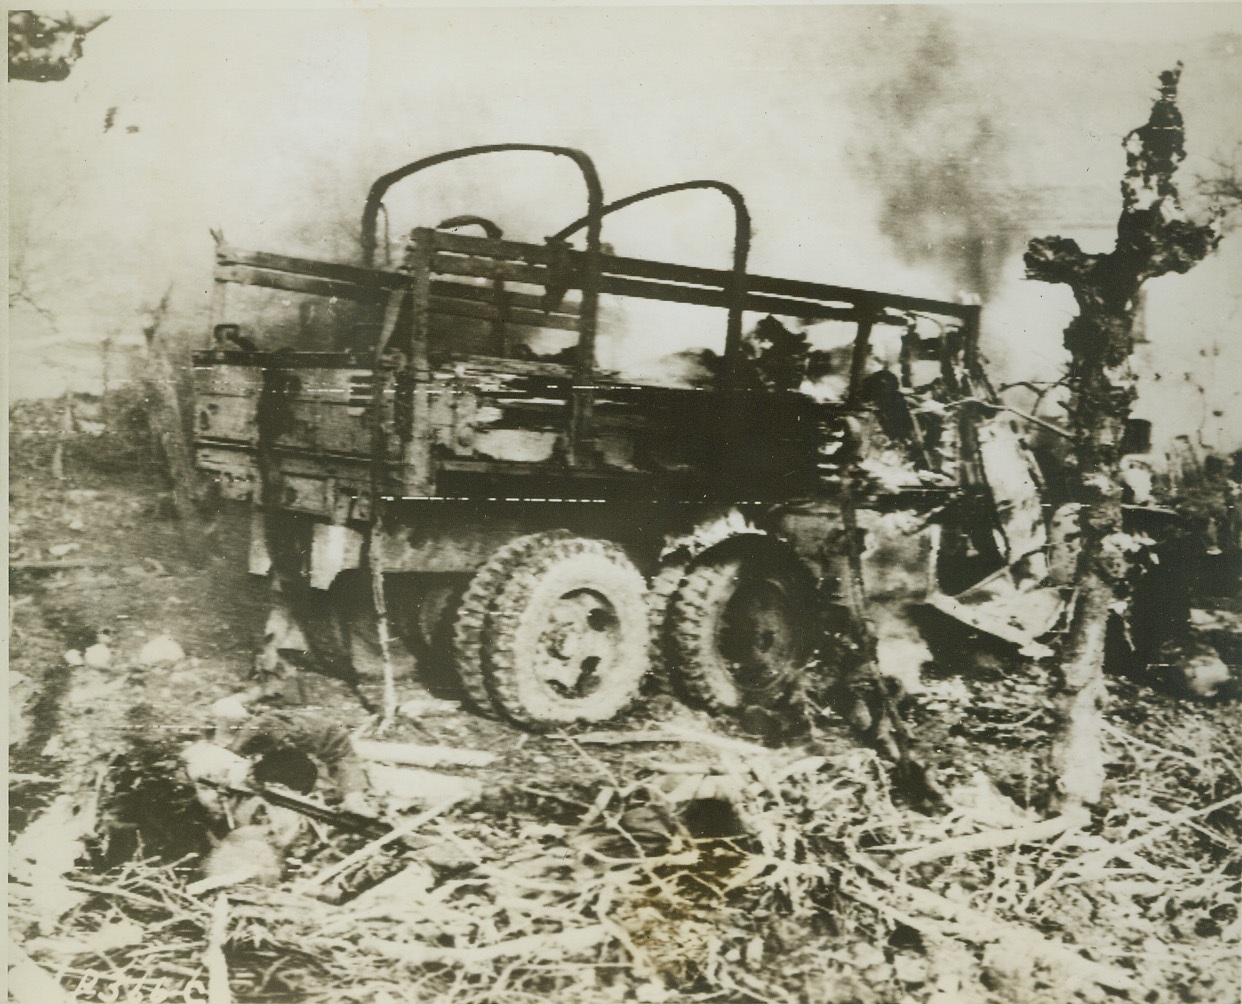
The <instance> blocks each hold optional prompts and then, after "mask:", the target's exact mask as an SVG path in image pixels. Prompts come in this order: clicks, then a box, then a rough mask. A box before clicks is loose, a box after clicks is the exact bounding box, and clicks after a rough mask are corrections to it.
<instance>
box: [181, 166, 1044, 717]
mask: <svg viewBox="0 0 1242 1004" xmlns="http://www.w3.org/2000/svg"><path fill="white" fill-rule="evenodd" d="M515 153H526V154H532V153H539V154H545V155H549V156H554V157H561V158H567V159H568V160H570V161H571V162H572V163H573V164H574V165H576V167H577V168H578V169H579V172H580V174H581V178H582V182H583V187H584V191H585V212H584V213H582V214H581V215H580V216H579V217H578V218H577V219H573V220H570V221H568V222H567V224H566V225H565V226H564V227H563V229H561V230H560V231H558V232H557V233H556V234H555V235H554V236H553V237H549V238H546V239H543V240H542V241H528V240H514V239H511V238H509V237H507V236H505V235H504V234H503V232H502V230H501V228H500V227H499V226H497V225H496V223H494V222H493V221H491V220H488V219H483V218H481V217H478V216H458V217H454V218H452V219H449V220H446V221H444V222H443V223H441V224H439V225H438V226H421V227H418V228H415V229H413V230H412V231H411V232H409V234H408V238H406V239H405V240H404V242H403V243H402V245H401V246H400V247H399V249H398V253H399V255H400V257H399V260H394V257H395V256H394V254H393V246H394V242H392V241H390V240H388V239H387V234H386V231H387V226H385V227H384V230H385V233H384V234H383V235H382V236H381V233H380V229H381V228H380V226H379V220H380V217H381V213H384V211H385V210H384V205H385V204H384V199H385V196H386V194H387V193H388V192H389V190H390V188H391V187H392V186H393V185H395V184H397V183H398V182H400V181H402V180H404V179H406V178H408V177H410V176H411V175H414V174H415V173H417V172H420V171H423V170H425V169H429V168H433V167H437V166H441V165H445V164H450V163H452V162H454V161H457V160H459V159H461V158H464V157H474V156H485V155H499V154H515ZM693 189H705V190H710V191H714V192H717V193H720V194H721V195H722V196H723V197H725V198H726V199H727V200H728V201H729V203H730V205H731V206H732V208H733V212H734V216H735V219H736V228H735V237H734V243H733V247H732V256H731V261H730V262H729V264H728V267H724V268H715V267H703V266H699V265H693V266H692V265H685V264H674V263H670V262H663V261H653V260H648V259H644V258H633V257H625V256H622V255H619V254H616V253H615V252H614V250H613V249H612V248H611V247H609V246H607V245H605V243H604V241H603V229H604V224H605V222H606V220H607V218H608V217H609V215H610V214H612V213H614V212H617V211H620V210H623V209H624V208H626V207H627V206H629V205H633V204H635V203H638V202H642V201H645V200H648V199H651V198H657V197H667V196H672V195H675V194H676V193H678V192H682V191H686V190H693ZM384 219H385V222H386V221H387V216H386V215H385V216H384ZM562 219H564V218H562ZM553 222H560V221H553ZM473 230H478V231H481V232H479V233H472V232H468V231H473ZM575 235H579V236H580V238H581V239H580V240H579V245H580V246H575V243H574V241H575V239H576V238H575ZM218 241H219V243H218V246H217V250H216V265H215V273H214V279H215V286H214V289H215V295H214V298H213V307H212V311H213V316H212V320H211V326H210V331H211V344H210V345H209V347H207V348H205V349H203V350H201V351H198V352H196V353H195V354H194V356H193V366H194V377H195V385H196V403H195V409H194V412H195V438H194V447H195V455H196V463H197V466H198V467H199V468H200V469H201V470H202V471H205V472H207V473H208V474H209V475H210V476H211V477H212V478H213V479H214V480H215V481H216V483H217V484H218V485H219V490H220V492H221V493H222V494H223V495H224V496H225V497H227V498H232V499H238V500H249V502H250V504H251V506H252V511H253V538H252V547H251V571H252V572H255V573H258V574H271V573H279V574H280V575H281V576H283V577H284V578H285V580H286V587H285V589H286V592H287V591H288V585H287V583H288V582H289V581H292V580H297V581H300V582H302V583H304V584H305V585H307V586H308V587H309V588H311V589H313V590H320V591H325V592H330V591H331V590H332V589H333V587H334V584H335V583H338V582H339V581H341V580H342V578H343V577H345V576H350V575H352V576H355V577H362V579H363V580H364V581H365V582H368V583H369V584H370V585H371V586H372V587H373V588H372V589H371V592H370V598H371V600H372V602H373V606H374V613H375V614H376V615H377V617H378V621H379V624H380V638H381V642H382V643H383V644H382V647H384V648H385V649H387V646H388V642H387V637H388V635H387V632H388V627H387V625H388V622H389V621H391V622H392V623H394V624H398V625H402V626H403V627H402V631H401V633H402V634H403V635H408V636H409V637H411V638H412V639H413V641H414V642H416V643H418V647H416V649H415V651H416V652H419V653H426V652H428V651H430V649H431V647H432V645H433V644H434V643H435V641H436V639H437V638H444V639H447V641H446V650H447V652H448V654H449V656H450V657H451V661H452V663H453V666H454V669H455V672H456V674H457V676H458V677H459V680H460V686H461V690H462V693H463V695H464V696H465V698H467V699H468V701H469V703H470V704H471V705H472V706H473V707H474V708H475V709H476V710H477V711H479V712H480V713H484V714H492V715H495V714H499V715H500V716H502V717H503V718H505V719H507V720H509V721H510V722H512V723H515V724H517V725H520V726H525V727H530V728H545V727H550V726H555V725H558V724H561V723H567V722H573V721H599V720H604V719H608V718H610V717H612V716H613V715H615V714H616V713H617V712H619V711H620V710H621V709H622V708H624V707H625V706H626V705H627V704H628V703H629V702H631V700H633V699H634V697H635V696H636V694H637V693H638V692H639V687H640V683H641V682H642V681H643V679H644V677H645V676H646V675H647V674H648V673H649V672H650V671H651V670H652V669H653V667H654V668H656V669H659V670H661V671H664V670H666V671H667V672H668V673H669V674H670V675H671V677H672V681H673V683H674V685H675V687H676V688H677V691H678V692H679V693H681V694H682V695H684V696H685V697H686V698H687V699H689V700H692V701H696V702H698V703H700V704H705V705H707V706H709V707H713V708H716V709H723V710H725V711H730V710H739V709H742V708H745V707H747V706H750V705H755V704H758V705H763V704H765V703H770V702H771V701H773V700H775V699H777V698H778V697H779V695H781V694H782V693H784V692H785V691H787V690H788V689H789V687H790V686H791V685H793V683H794V682H796V681H797V679H798V678H799V675H800V674H801V673H803V672H804V668H805V667H806V665H807V663H808V659H809V658H810V657H811V655H812V653H813V652H815V651H816V650H817V649H819V648H820V643H821V640H822V639H823V638H824V637H825V635H827V634H833V633H849V632H850V631H851V630H853V629H854V627H856V625H857V622H858V618H859V617H860V616H863V611H864V608H865V599H866V593H868V592H870V593H872V594H874V593H876V592H877V591H879V592H882V591H883V590H884V589H885V588H887V587H885V586H884V585H883V584H880V585H875V584H869V583H867V582H866V581H865V580H866V575H865V573H864V564H865V562H864V557H865V554H864V552H865V550H866V544H865V542H864V534H865V531H866V526H865V525H860V523H861V524H866V523H867V519H866V517H867V516H868V515H870V516H876V515H877V514H878V515H879V517H883V516H884V514H893V513H898V514H904V517H905V518H906V523H905V524H903V525H904V526H905V527H906V529H905V530H904V531H903V533H906V534H907V537H908V538H909V539H910V540H918V541H921V542H922V543H921V544H920V545H919V546H918V547H916V548H915V549H914V552H909V553H915V552H917V554H918V555H920V557H919V558H918V561H919V562H921V563H924V565H925V567H920V568H918V569H916V570H914V571H911V570H910V569H908V568H907V569H906V571H905V572H903V573H902V574H903V575H905V576H906V577H909V576H910V575H914V576H915V577H919V576H924V577H926V578H927V581H928V583H930V585H928V586H926V587H925V588H924V592H927V591H929V590H930V591H932V592H937V593H943V594H945V595H947V594H948V593H961V592H962V590H963V589H965V588H966V587H967V586H969V585H971V584H972V581H973V580H977V579H981V578H984V577H985V576H986V575H988V574H990V573H995V572H996V570H997V569H998V568H1001V569H1004V568H1007V567H1009V566H1011V565H1013V563H1014V562H1015V561H1017V560H1018V559H1019V558H1021V557H1023V556H1024V555H1026V554H1028V553H1032V552H1035V551H1038V550H1039V548H1041V547H1042V546H1043V543H1044V542H1043V539H1042V537H1040V536H1039V535H1040V533H1041V532H1042V522H1041V520H1040V514H1039V511H1038V509H1039V506H1038V499H1037V497H1035V501H1034V512H1033V514H1032V510H1031V504H1032V503H1031V491H1030V490H1029V485H1026V484H1025V482H1023V484H1021V485H1020V486H1019V488H1020V490H1017V491H1014V492H1009V493H1008V495H1007V496H1006V497H1004V498H999V497H998V493H997V489H996V486H990V485H989V484H988V478H987V475H986V468H987V455H988V451H989V450H990V449H991V450H993V451H994V450H995V449H996V443H997V440H998V439H1003V440H1004V442H1003V444H1002V446H1001V449H1002V450H1004V449H1011V448H1012V446H1013V444H1012V434H1008V435H1009V438H1008V439H1006V438H1005V435H1006V434H1005V433H1004V428H1006V426H1005V425H1004V423H998V422H994V423H993V425H992V432H991V433H989V434H988V435H985V436H984V437H983V438H982V440H981V435H980V434H981V430H986V429H987V428H988V427H987V426H985V425H981V424H980V415H981V412H980V409H981V408H983V409H989V410H987V411H986V414H987V415H994V414H996V410H995V408H994V407H992V406H991V405H990V404H989V401H993V400H994V399H992V398H991V397H990V396H989V395H990V392H989V391H988V389H987V387H986V379H985V378H984V377H983V375H982V371H981V369H980V367H979V364H978V356H977V341H978V324H979V312H980V311H979V307H978V306H976V305H970V304H960V303H950V302H941V301H935V300H929V299H923V298H918V297H910V296H901V295H896V294H889V293H881V292H876V291H871V290H862V289H853V288H846V287H841V286H834V285H827V284H821V283H817V282H807V281H800V280H793V279H782V278H775V277H770V276H764V275H757V274H752V273H751V272H749V271H748V268H747V258H748V251H749V243H750V219H749V214H748V212H747V209H746V204H745V201H744V200H743V198H742V196H741V194H740V193H739V192H738V191H737V190H736V189H734V188H733V187H732V186H730V185H727V184H724V183H722V182H716V181H691V182H684V183H680V184H674V185H666V186H662V187H660V188H655V189H650V190H648V191H645V192H640V193H638V194H636V195H633V196H630V197H628V198H625V199H621V200H619V201H616V202H612V203H607V202H605V200H604V197H603V193H602V189H601V184H600V180H599V177H598V175H597V173H596V170H595V168H594V166H593V164H592V162H591V161H590V159H589V158H588V157H587V156H586V155H585V154H583V153H581V152H579V151H576V150H572V149H568V148H562V147H552V146H538V145H525V144H502V145H496V146H485V147H472V148H469V149H464V150H455V151H451V152H448V153H443V154H438V155H436V156H433V157H428V158H425V159H422V160H419V161H415V162H413V163H411V164H408V165H406V166H404V167H402V168H400V169H399V170H396V171H393V172H391V173H389V174H385V175H384V176H382V177H380V178H379V179H378V180H377V181H376V182H375V183H374V184H373V185H372V187H371V189H370V192H369V194H368V196H367V199H366V203H365V207H364V210H363V214H362V226H361V246H362V252H361V255H360V263H358V264H345V263H338V262H329V261H319V260H312V259H309V258H301V257H292V256H287V255H280V254H271V253H266V252H250V251H241V250H238V249H235V248H232V247H229V246H227V245H226V244H225V243H224V242H223V240H222V239H219V238H218ZM239 291H240V294H239ZM273 293H274V294H275V295H276V297H277V299H278V301H279V306H280V307H281V310H278V311H273V310H270V309H268V308H265V307H262V306H256V303H258V300H257V299H256V297H258V296H261V295H271V294H273ZM653 305H654V306H655V307H657V308H663V307H670V306H671V307H672V308H674V310H673V314H674V316H675V319H676V320H675V322H674V323H673V324H671V325H669V324H668V322H664V323H665V326H664V327H658V328H652V327H650V326H649V325H652V324H655V322H653V321H651V320H650V318H652V317H654V316H656V314H655V313H654V312H653V311H652V310H651V309H650V308H651V307H652V306H653ZM282 311H283V312H282ZM691 314H693V315H694V317H695V320H694V322H693V323H691V322H690V321H688V320H687V318H688V317H689V316H690V315H691ZM683 327H684V328H687V329H688V328H693V329H694V330H695V331H702V332H705V335H704V338H703V340H702V341H703V344H700V345H698V346H697V347H694V346H692V347H690V348H684V347H683V348H682V349H680V350H679V351H672V352H669V353H668V354H667V357H666V359H665V360H664V361H663V363H661V364H659V365H655V366H647V368H646V369H645V370H644V369H643V368H642V367H638V369H639V372H637V373H636V372H634V368H633V367H631V369H630V371H629V372H627V370H626V367H625V365H618V366H611V365H610V366H609V367H607V368H606V367H605V366H603V365H601V360H602V359H605V360H612V361H615V360H618V359H620V360H623V361H624V359H625V357H626V351H625V350H626V347H627V344H629V345H631V346H633V345H639V346H641V345H648V346H649V345H651V344H652V343H653V342H655V343H657V345H658V344H659V343H661V342H663V343H665V346H666V347H672V348H676V344H677V343H676V341H675V339H674V338H673V337H672V334H670V333H673V334H675V333H677V331H678V330H681V329H682V328H683ZM996 430H1001V431H996ZM989 436H990V438H989ZM1022 480H1023V478H1022V476H1019V477H1018V481H1019V482H1022ZM981 493H984V494H987V497H988V499H989V504H988V505H987V506H985V507H982V508H981V507H980V506H979V505H978V504H977V503H978V499H979V497H980V494H981ZM1000 494H1001V495H1005V493H1004V492H1001V493H1000ZM998 502H999V503H1000V516H999V517H998V516H997V512H998V509H997V503H998ZM859 513H863V518H861V520H860V516H859ZM907 551H908V549H907ZM903 553H904V554H906V557H905V558H903V561H904V562H905V564H906V565H909V561H908V560H907V559H908V553H906V552H903ZM941 566H943V567H944V568H946V569H947V568H950V567H951V568H952V569H953V570H954V571H953V573H952V574H953V576H956V577H957V578H958V579H959V580H961V581H957V582H954V583H947V584H946V583H944V582H941V581H940V580H941V578H943V576H942V575H941V574H940V572H939V571H938V569H939V568H940V567H941ZM963 568H965V569H966V570H967V571H966V572H965V573H963V572H962V569H963ZM963 575H965V579H963V578H962V576H963ZM966 580H972V581H966ZM899 591H900V590H899ZM906 592H909V591H908V590H907V591H906ZM268 643H269V645H272V644H277V643H274V642H273V641H272V639H271V638H270V637H269V639H268ZM820 663H821V669H820V670H819V671H820V672H831V669H832V667H831V666H830V665H829V666H827V667H826V668H823V667H822V664H823V660H820Z"/></svg>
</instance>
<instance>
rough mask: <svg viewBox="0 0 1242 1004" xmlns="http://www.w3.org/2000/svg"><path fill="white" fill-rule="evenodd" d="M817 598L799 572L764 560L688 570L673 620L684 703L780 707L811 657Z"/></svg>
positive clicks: (743, 558) (739, 559)
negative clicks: (687, 700) (782, 699)
mask: <svg viewBox="0 0 1242 1004" xmlns="http://www.w3.org/2000/svg"><path fill="white" fill-rule="evenodd" d="M813 597H814V591H813V587H812V585H811V583H810V581H809V577H808V576H806V575H804V574H802V571H801V569H799V568H795V567H786V566H785V563H782V562H779V561H771V560H766V559H765V558H763V557H755V556H740V557H733V558H728V559H725V560H720V561H710V560H709V561H707V562H705V563H704V564H701V565H698V566H697V567H693V568H691V569H690V570H689V571H688V572H687V573H686V578H685V581H684V582H683V583H682V586H681V589H680V590H679V591H678V593H677V596H676V597H675V598H674V600H673V607H672V610H671V611H670V614H669V642H670V648H671V656H672V668H673V671H674V673H675V678H676V681H677V683H678V684H679V688H680V689H681V691H682V692H683V694H684V696H685V697H687V698H688V699H689V700H691V701H692V702H695V703H699V704H702V705H704V706H706V707H708V708H712V709H719V710H726V711H740V710H742V709H744V708H746V707H749V706H751V705H759V706H771V705H772V704H774V703H776V702H778V701H779V700H780V699H781V698H782V697H784V696H785V695H786V694H787V693H788V691H789V688H790V686H791V685H792V684H793V682H794V681H795V680H796V679H797V678H798V677H799V676H800V675H801V673H802V671H803V669H804V668H805V666H806V663H807V661H808V659H810V657H811V655H812V653H813V651H814V647H815V646H814V636H815V631H814V626H813V623H812V621H813V610H814V604H813Z"/></svg>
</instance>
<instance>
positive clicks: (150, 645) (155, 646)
mask: <svg viewBox="0 0 1242 1004" xmlns="http://www.w3.org/2000/svg"><path fill="white" fill-rule="evenodd" d="M184 658H185V651H184V650H183V649H182V648H181V646H180V645H178V644H177V643H176V642H175V641H174V640H173V639H172V638H170V637H169V636H168V635H166V634H164V635H160V636H159V637H156V638H152V639H151V640H150V641H148V642H147V643H146V644H145V645H143V646H142V649H141V650H140V651H139V653H138V664H139V665H140V666H163V665H168V664H170V663H176V662H181V661H182V660H183V659H184Z"/></svg>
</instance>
